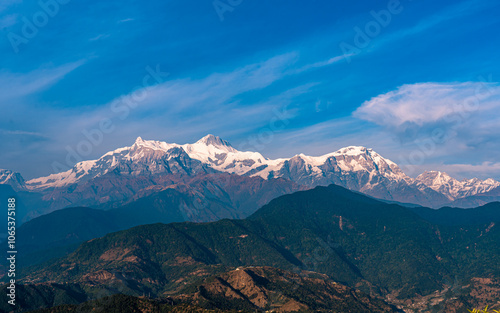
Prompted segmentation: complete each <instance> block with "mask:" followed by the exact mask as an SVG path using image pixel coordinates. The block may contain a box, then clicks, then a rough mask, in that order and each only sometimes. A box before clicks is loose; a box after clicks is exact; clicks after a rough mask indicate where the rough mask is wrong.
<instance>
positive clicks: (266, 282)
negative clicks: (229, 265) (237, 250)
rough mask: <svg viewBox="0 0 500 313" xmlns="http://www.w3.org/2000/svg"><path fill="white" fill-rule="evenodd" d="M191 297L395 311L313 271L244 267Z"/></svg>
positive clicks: (286, 307) (232, 304) (286, 308)
mask: <svg viewBox="0 0 500 313" xmlns="http://www.w3.org/2000/svg"><path fill="white" fill-rule="evenodd" d="M197 290H198V291H197V292H196V293H195V294H193V295H191V296H190V297H192V299H193V300H192V301H193V303H194V304H197V305H200V306H204V307H211V306H212V305H214V304H216V303H217V305H219V306H220V304H221V302H224V307H227V308H231V309H234V310H257V311H272V312H297V311H301V312H333V311H335V312H395V310H394V309H393V308H392V307H391V306H389V305H387V304H385V303H384V302H383V301H380V300H376V299H373V298H370V297H369V296H367V295H366V294H363V293H361V292H359V291H357V290H354V289H352V288H349V287H347V286H344V285H342V284H339V283H336V282H334V281H332V280H331V279H329V278H328V277H327V276H326V275H322V274H318V273H313V272H297V273H292V272H288V271H284V270H280V269H277V268H272V267H242V268H238V269H236V270H233V271H230V272H226V273H223V274H220V275H217V276H215V277H211V278H209V279H206V280H205V281H204V282H203V283H202V284H201V285H200V286H199V287H198V288H197Z"/></svg>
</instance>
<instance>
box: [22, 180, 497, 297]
mask: <svg viewBox="0 0 500 313" xmlns="http://www.w3.org/2000/svg"><path fill="white" fill-rule="evenodd" d="M499 241H500V231H499V228H498V226H497V225H496V224H495V223H488V224H478V225H470V226H446V225H434V224H432V223H430V222H428V221H425V220H424V219H421V218H420V217H418V215H416V214H415V213H413V212H411V211H410V210H409V209H407V208H404V207H400V206H397V205H389V204H385V203H382V202H379V201H376V200H373V199H371V198H368V197H365V196H363V195H361V194H357V193H352V192H350V191H348V190H346V189H344V188H342V187H338V186H329V187H317V188H315V189H313V190H309V191H302V192H297V193H294V194H292V195H286V196H282V197H280V198H278V199H275V200H273V201H271V202H270V203H269V204H268V205H266V206H264V207H263V208H262V209H260V210H259V211H258V212H257V213H255V214H254V215H252V216H251V217H250V218H248V219H247V220H222V221H219V222H214V223H206V224H193V223H175V224H169V225H162V224H154V225H145V226H139V227H135V228H132V229H129V230H126V231H121V232H117V233H113V234H109V235H106V236H105V237H103V238H100V239H95V240H92V241H89V242H86V243H84V244H82V245H81V246H80V247H79V248H78V249H77V250H76V251H75V252H74V253H72V254H70V255H69V256H67V257H65V258H63V259H60V260H58V261H56V262H52V263H51V264H48V265H45V266H39V267H37V268H33V269H28V270H26V271H25V272H24V275H25V279H24V281H25V282H43V281H56V282H57V281H59V282H70V283H76V284H82V285H87V286H101V287H104V286H106V288H111V290H115V289H116V288H119V289H120V290H122V292H124V293H128V294H131V295H141V294H143V293H151V294H152V295H155V296H159V295H161V294H164V293H172V292H174V293H175V292H178V291H179V290H181V288H182V287H183V286H184V285H186V284H191V283H196V281H198V280H199V279H201V278H203V277H208V276H211V275H213V274H216V273H220V272H224V271H226V270H227V269H231V268H234V267H239V266H273V267H277V268H281V269H284V270H293V271H294V270H296V269H305V270H312V271H315V272H320V273H324V274H326V275H328V276H329V277H331V278H332V279H333V280H335V281H339V282H344V283H346V284H348V285H349V286H356V287H358V288H360V289H362V290H364V291H366V292H370V293H374V294H381V295H388V294H390V295H391V297H392V298H391V299H393V301H396V300H394V299H408V298H412V297H417V296H418V295H427V294H431V293H432V292H434V291H435V290H443V288H445V287H446V286H447V285H448V284H449V282H454V281H456V282H459V283H463V284H464V285H466V284H467V281H468V280H470V279H472V278H473V277H499V276H500V269H499V268H498V266H496V265H495V264H499V262H500V247H499V246H498V244H497V243H498V242H499Z"/></svg>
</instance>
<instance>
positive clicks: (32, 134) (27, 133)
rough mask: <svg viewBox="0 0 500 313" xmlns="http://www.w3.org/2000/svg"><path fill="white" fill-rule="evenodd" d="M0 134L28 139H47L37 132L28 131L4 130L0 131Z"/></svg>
mask: <svg viewBox="0 0 500 313" xmlns="http://www.w3.org/2000/svg"><path fill="white" fill-rule="evenodd" d="M0 133H2V134H4V135H15V136H29V137H39V138H48V137H47V136H45V135H44V134H42V133H38V132H30V131H24V130H6V129H0Z"/></svg>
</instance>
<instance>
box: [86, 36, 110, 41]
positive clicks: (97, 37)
mask: <svg viewBox="0 0 500 313" xmlns="http://www.w3.org/2000/svg"><path fill="white" fill-rule="evenodd" d="M109 36H111V35H110V34H99V35H97V36H95V37H92V38H90V39H89V41H96V40H100V39H106V38H108V37H109Z"/></svg>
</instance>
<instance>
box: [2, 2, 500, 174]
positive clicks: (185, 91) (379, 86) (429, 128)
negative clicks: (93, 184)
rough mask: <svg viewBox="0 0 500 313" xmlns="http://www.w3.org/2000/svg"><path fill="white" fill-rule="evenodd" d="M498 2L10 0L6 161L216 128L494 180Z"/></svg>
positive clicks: (285, 145) (63, 161) (241, 139)
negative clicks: (366, 151) (371, 153)
mask: <svg viewBox="0 0 500 313" xmlns="http://www.w3.org/2000/svg"><path fill="white" fill-rule="evenodd" d="M498 16H500V3H498V2H497V1H480V0H466V1H459V2H457V1H439V2H436V1H424V0H422V1H420V0H413V1H410V0H401V1H393V0H391V1H377V2H374V1H356V2H355V3H352V2H347V1H345V2H341V1H326V0H325V1H319V0H316V1H308V2H304V1H292V0H287V1H284V0H275V1H264V0H252V1H250V0H220V1H215V2H214V1H212V0H210V1H208V0H207V1H205V0H196V1H193V0H183V1H156V0H152V1H132V0H128V1H127V0H125V1H94V0H89V1H85V2H83V1H77V0H69V1H68V0H64V1H63V0H59V2H56V0H51V1H43V0H42V1H41V2H36V1H20V0H6V1H2V4H0V29H1V39H0V56H1V58H0V105H1V110H2V114H1V115H0V145H1V146H0V148H1V150H2V153H1V154H0V168H8V169H12V170H15V171H19V172H21V173H22V174H23V176H25V177H26V178H32V177H36V176H41V175H47V174H50V173H53V172H54V171H57V168H55V167H54V164H56V163H55V162H57V164H60V165H63V167H66V166H70V165H72V164H71V163H72V162H73V163H74V162H75V161H77V159H76V158H75V157H68V151H79V152H78V153H77V154H78V158H80V159H92V158H97V157H99V156H100V155H102V154H103V153H105V152H107V151H109V150H112V149H115V148H118V147H121V146H127V145H131V144H132V143H133V142H134V140H135V138H136V137H138V136H141V137H143V138H144V139H155V140H164V141H167V142H176V143H186V142H194V141H196V140H197V139H199V138H201V137H203V136H204V135H205V134H207V133H212V134H215V135H218V136H220V137H222V138H224V139H226V140H228V141H230V142H231V143H232V144H233V145H234V146H235V147H237V148H238V147H239V148H241V149H248V150H258V151H260V152H261V153H263V154H264V155H265V156H267V157H273V158H274V157H289V156H293V155H294V154H298V153H305V154H309V155H320V154H324V153H328V152H331V151H334V150H337V149H339V148H341V147H343V146H348V145H363V146H367V147H371V148H373V149H374V150H375V151H377V152H379V153H380V154H382V155H383V156H385V157H387V158H390V159H392V160H393V161H395V162H397V163H398V164H400V165H401V166H402V168H403V170H404V171H405V172H407V174H409V175H411V176H415V175H418V174H419V173H420V172H422V171H423V170H425V169H432V170H445V171H447V172H449V173H450V174H452V175H453V176H456V177H457V178H464V177H480V178H486V177H493V178H496V179H500V161H498V160H499V157H500V146H499V145H498V142H499V139H500V131H499V125H500V114H499V113H498V112H500V85H499V83H498V82H499V81H500V62H499V61H498V50H499V48H500V36H498V29H500V19H499V18H498ZM103 125H104V126H105V127H104V128H103ZM96 132H100V134H102V136H100V135H96ZM85 134H87V135H88V134H94V135H95V137H94V142H91V140H89V139H87V137H86V135H85ZM89 142H91V144H90V145H88V143H89ZM70 154H71V153H70Z"/></svg>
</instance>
